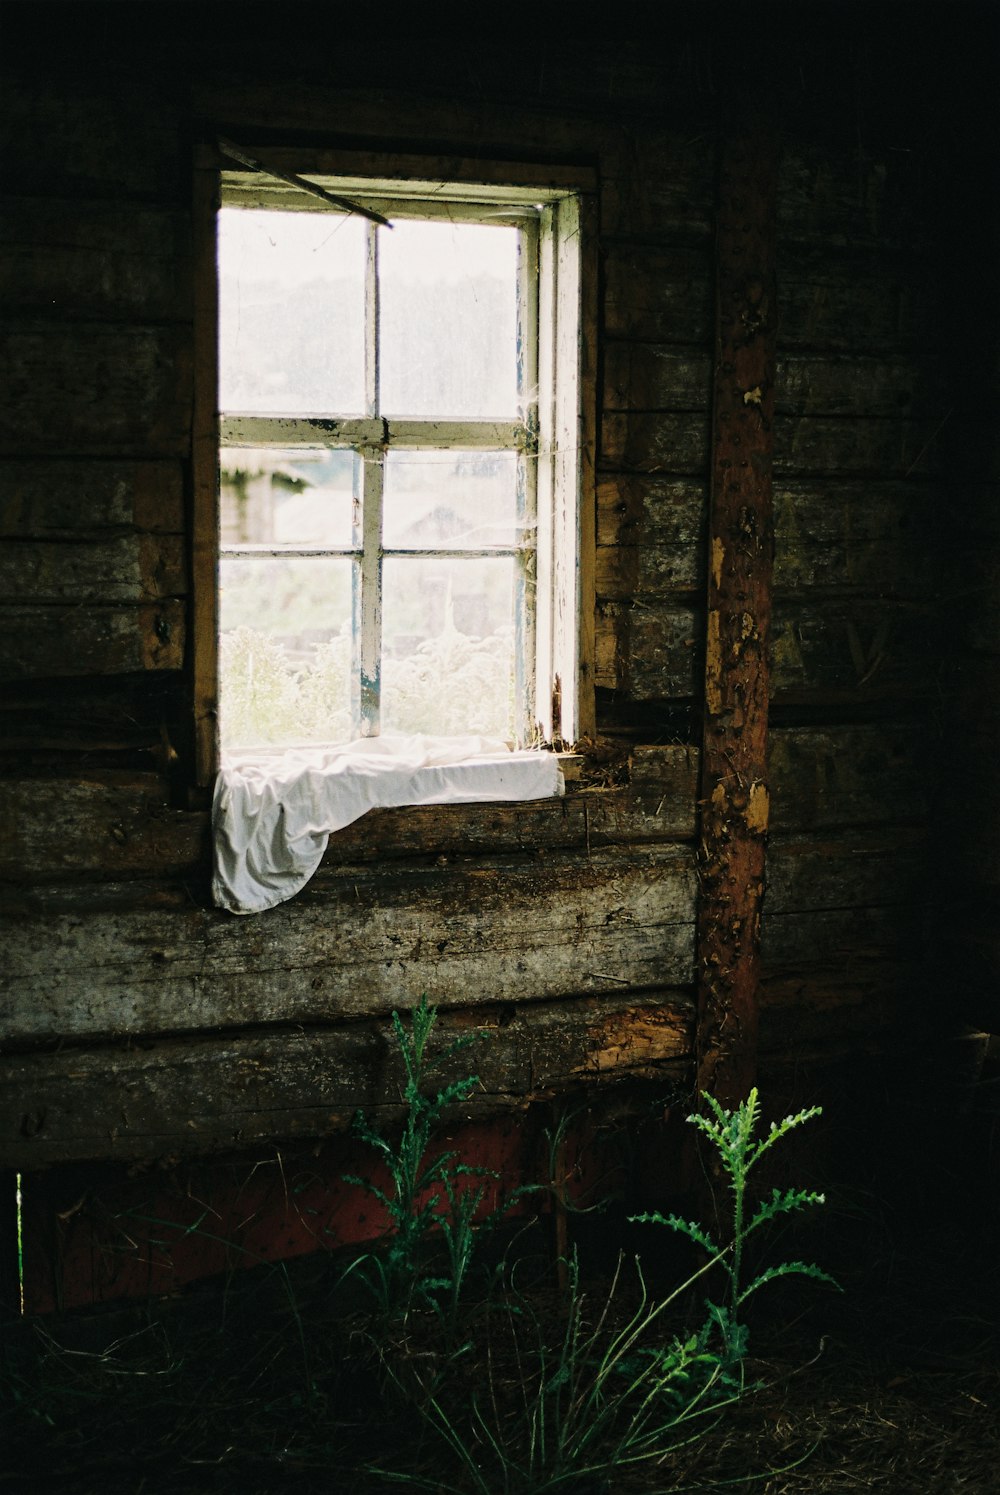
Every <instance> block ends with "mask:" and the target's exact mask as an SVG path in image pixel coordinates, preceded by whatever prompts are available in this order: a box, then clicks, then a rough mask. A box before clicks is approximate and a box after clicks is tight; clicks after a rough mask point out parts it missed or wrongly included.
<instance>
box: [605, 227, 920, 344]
mask: <svg viewBox="0 0 1000 1495" xmlns="http://www.w3.org/2000/svg"><path fill="white" fill-rule="evenodd" d="M604 267H605V295H604V307H603V311H604V332H605V335H606V336H607V337H608V338H610V339H612V340H629V341H634V342H638V343H682V344H700V345H702V346H705V347H707V346H708V345H709V344H710V343H711V338H712V328H713V320H712V318H713V304H712V268H711V262H710V254H709V252H708V246H707V245H706V246H705V247H701V248H694V247H688V248H681V247H674V248H670V249H663V248H662V247H660V245H658V244H654V243H649V244H635V243H615V242H607V241H605V244H604ZM938 298H939V286H938V281H937V278H936V276H935V274H934V272H933V269H932V268H931V266H930V265H928V264H927V263H925V262H924V261H923V260H920V259H915V258H914V257H912V256H908V257H903V256H900V255H897V254H890V255H886V254H885V253H884V252H882V253H879V252H878V251H877V250H872V251H869V252H864V253H858V252H857V251H856V250H854V251H846V250H841V249H837V248H834V247H831V246H830V245H829V244H824V245H823V246H822V247H817V248H814V249H809V248H807V247H803V246H802V245H801V244H796V243H792V242H782V241H781V239H780V238H779V242H778V301H779V308H780V318H781V321H780V337H781V347H782V350H783V351H784V352H785V354H786V356H787V355H788V354H790V352H791V351H792V350H795V351H796V352H798V351H801V352H802V353H805V352H807V351H808V350H815V351H816V352H817V353H820V352H821V351H823V352H827V353H831V354H832V353H835V352H841V353H847V354H850V355H852V356H857V357H861V358H874V359H876V360H877V359H878V358H879V357H880V356H883V357H884V356H892V355H902V354H904V353H909V354H910V355H911V356H916V357H919V356H920V355H925V354H927V353H928V352H929V351H932V350H934V349H935V348H936V347H938V346H939V345H940V342H941V329H940V314H939V312H938V310H937V301H938Z"/></svg>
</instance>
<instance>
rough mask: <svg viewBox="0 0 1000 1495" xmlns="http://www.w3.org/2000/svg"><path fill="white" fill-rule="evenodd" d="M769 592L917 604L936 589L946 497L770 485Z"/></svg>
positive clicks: (924, 487)
mask: <svg viewBox="0 0 1000 1495" xmlns="http://www.w3.org/2000/svg"><path fill="white" fill-rule="evenodd" d="M774 508H775V525H774V527H775V556H774V585H775V590H776V592H778V593H779V594H786V595H788V594H793V593H801V594H813V593H815V591H816V590H817V589H818V588H829V589H836V590H838V591H852V592H868V593H875V594H878V595H882V596H884V595H890V596H893V595H894V596H902V597H912V598H923V599H927V598H928V597H931V596H933V594H934V592H935V590H937V589H938V588H939V587H940V584H941V563H942V556H943V554H944V553H945V552H946V550H947V537H946V535H945V534H943V533H942V530H943V516H944V514H946V513H949V512H950V510H949V506H948V504H947V499H946V495H945V494H944V493H943V492H942V490H941V489H940V488H939V486H938V485H937V484H927V483H926V482H920V481H917V480H913V481H911V482H909V483H906V482H898V483H883V482H872V481H869V480H867V479H861V480H858V481H854V482H836V481H832V482H831V481H822V482H820V481H817V480H815V479H814V480H812V481H809V480H808V479H807V480H803V481H801V482H796V481H789V480H786V481H784V482H778V483H776V484H775V490H774Z"/></svg>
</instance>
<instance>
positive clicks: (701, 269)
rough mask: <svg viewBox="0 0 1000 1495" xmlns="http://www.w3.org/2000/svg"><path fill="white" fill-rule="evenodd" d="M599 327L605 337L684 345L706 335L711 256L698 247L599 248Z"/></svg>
mask: <svg viewBox="0 0 1000 1495" xmlns="http://www.w3.org/2000/svg"><path fill="white" fill-rule="evenodd" d="M603 263H604V299H603V305H602V312H603V330H604V334H605V336H606V337H607V338H612V339H626V338H627V339H633V340H635V341H639V342H651V343H686V344H694V345H699V344H700V345H701V346H703V347H705V348H707V347H708V345H709V344H710V342H711V337H712V318H713V315H714V312H713V302H712V257H711V253H710V252H709V248H708V245H707V243H706V245H704V246H702V247H700V248H687V249H685V248H673V249H666V250H664V249H661V248H649V247H645V246H637V245H635V244H629V243H613V242H612V243H606V244H605V247H604V256H603Z"/></svg>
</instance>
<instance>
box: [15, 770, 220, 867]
mask: <svg viewBox="0 0 1000 1495" xmlns="http://www.w3.org/2000/svg"><path fill="white" fill-rule="evenodd" d="M207 837H208V815H207V813H206V814H187V813H184V812H181V811H179V810H174V809H172V808H171V806H170V803H169V798H168V795H167V790H166V784H165V782H164V780H163V779H162V778H161V777H160V776H159V775H158V774H153V773H146V774H129V773H114V772H111V773H105V774H104V775H101V776H95V777H92V778H89V779H82V780H80V779H73V780H66V779H24V778H17V779H0V880H2V881H4V882H9V883H12V884H14V885H16V886H20V887H24V886H26V885H30V884H31V883H32V882H35V881H38V882H49V881H52V880H53V879H54V878H58V877H78V878H87V879H88V880H89V879H93V878H95V877H97V878H105V879H108V880H112V879H121V878H123V877H128V876H129V875H133V874H134V875H137V876H143V875H145V876H146V877H156V876H158V877H161V878H167V877H170V876H171V875H174V874H177V873H179V872H185V871H186V872H193V871H194V870H195V869H196V868H197V867H198V864H199V863H201V865H202V868H204V866H205V865H207V852H208V845H207Z"/></svg>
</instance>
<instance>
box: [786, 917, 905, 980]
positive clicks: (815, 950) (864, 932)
mask: <svg viewBox="0 0 1000 1495" xmlns="http://www.w3.org/2000/svg"><path fill="white" fill-rule="evenodd" d="M917 928H918V919H917V914H916V912H915V911H914V910H913V909H912V908H909V907H906V906H903V905H887V906H870V905H869V906H867V907H865V906H861V907H858V908H847V909H809V910H807V911H805V912H803V913H787V914H774V915H771V914H769V913H768V912H767V910H766V908H765V911H764V918H763V921H762V926H761V959H762V962H763V966H764V969H765V970H766V971H767V972H769V973H778V972H783V971H784V972H787V971H804V970H808V968H809V967H810V966H821V967H826V968H832V967H834V966H838V965H839V966H842V968H843V970H844V973H845V977H846V979H848V980H849V979H850V973H851V970H852V968H853V966H854V965H855V964H862V965H863V964H864V962H866V961H870V960H894V961H895V960H901V959H903V958H904V957H905V956H906V954H907V950H908V947H911V946H912V939H913V936H914V935H915V933H916V932H917Z"/></svg>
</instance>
